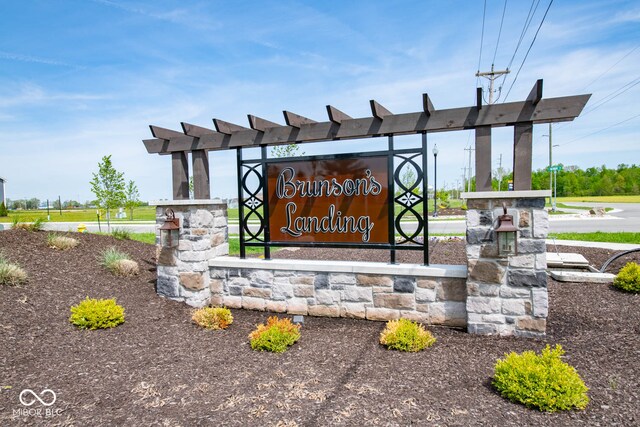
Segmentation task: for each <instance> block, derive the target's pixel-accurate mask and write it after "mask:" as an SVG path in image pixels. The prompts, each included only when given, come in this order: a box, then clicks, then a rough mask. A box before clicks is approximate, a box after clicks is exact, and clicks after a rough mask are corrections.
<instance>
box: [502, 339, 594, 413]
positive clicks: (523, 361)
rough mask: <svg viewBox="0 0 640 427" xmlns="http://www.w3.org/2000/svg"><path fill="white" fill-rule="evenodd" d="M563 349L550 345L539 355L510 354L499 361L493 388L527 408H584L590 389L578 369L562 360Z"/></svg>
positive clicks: (526, 352)
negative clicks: (552, 347)
mask: <svg viewBox="0 0 640 427" xmlns="http://www.w3.org/2000/svg"><path fill="white" fill-rule="evenodd" d="M563 354H564V350H562V346H560V345H556V346H555V348H554V349H553V350H552V349H551V347H550V346H549V345H548V344H547V346H546V348H545V349H543V350H542V352H541V354H540V355H537V354H536V353H535V352H533V351H525V352H523V353H522V354H516V353H513V352H512V353H509V354H507V355H505V358H504V359H498V361H497V363H496V366H495V373H494V376H493V386H494V387H495V388H496V390H498V392H500V394H501V395H502V397H505V398H507V399H509V400H510V401H512V402H514V403H521V404H523V405H525V406H526V407H528V408H533V409H538V410H540V411H548V412H555V411H561V410H568V409H584V408H585V407H586V406H587V403H589V397H588V396H587V391H588V390H589V389H588V388H587V386H586V385H585V384H584V381H582V378H580V375H578V372H577V371H576V370H575V368H574V367H573V366H571V365H569V364H567V363H565V362H563V361H562V360H561V356H562V355H563Z"/></svg>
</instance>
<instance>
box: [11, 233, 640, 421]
mask: <svg viewBox="0 0 640 427" xmlns="http://www.w3.org/2000/svg"><path fill="white" fill-rule="evenodd" d="M74 237H77V238H79V239H80V240H81V243H80V246H78V247H77V248H75V249H71V250H69V251H65V252H61V251H55V250H52V249H49V248H47V247H46V243H45V242H46V233H29V232H26V231H3V232H0V250H2V251H3V252H4V253H5V254H6V255H7V256H8V257H9V258H10V259H11V260H12V261H14V262H17V263H19V264H20V265H22V266H23V267H24V268H25V270H26V271H27V272H28V274H29V277H30V280H29V283H28V284H26V285H23V286H20V287H4V286H3V287H0V425H23V424H27V425H165V426H177V425H181V426H191V425H237V426H246V425H281V426H294V425H306V426H316V425H358V426H360V425H412V424H413V425H500V426H502V425H518V426H520V425H553V426H559V425H562V426H564V425H638V424H640V400H639V398H640V387H639V386H638V384H640V363H638V360H640V310H639V309H638V307H639V303H640V295H629V294H624V293H621V292H618V291H616V290H614V289H612V288H611V287H610V286H607V285H593V284H590V285H587V284H579V283H576V284H569V283H562V284H561V283H557V282H554V281H553V280H549V291H550V314H549V319H548V320H549V324H548V330H547V331H548V335H547V337H546V338H545V339H543V340H532V339H520V338H500V337H480V336H472V335H468V334H466V333H465V332H463V331H460V330H455V329H448V328H440V327H431V328H430V329H431V330H432V332H433V333H434V334H435V336H436V337H437V339H438V341H437V342H436V344H435V345H434V346H433V347H432V348H430V349H428V350H427V351H424V352H421V353H417V354H406V353H400V352H395V351H388V350H385V349H384V348H383V347H382V346H380V345H379V344H378V343H377V339H378V336H379V333H380V331H381V330H382V328H383V323H379V322H370V321H359V320H350V319H328V318H314V317H308V316H307V317H305V324H304V326H303V329H302V338H301V339H300V341H299V342H298V343H297V344H295V345H294V346H293V347H292V348H291V349H290V350H289V351H288V352H286V353H284V354H281V355H276V354H270V353H259V352H254V351H252V350H251V348H250V346H249V344H248V340H247V335H248V334H249V332H250V331H251V330H252V329H253V328H254V326H255V324H257V323H260V322H263V321H264V320H266V318H267V317H268V316H269V315H270V313H265V312H250V311H242V310H234V311H233V315H234V318H235V321H234V324H233V325H232V326H231V327H230V328H229V329H228V330H226V331H222V332H214V331H205V330H202V329H199V328H198V327H196V326H195V325H193V324H192V323H191V321H190V313H191V309H190V308H189V307H187V306H186V305H184V304H181V303H176V302H172V301H168V300H165V299H163V298H160V297H158V296H156V294H155V291H154V282H155V262H154V257H155V248H154V247H153V246H151V245H146V244H143V243H138V242H131V241H117V240H113V239H112V238H111V237H108V236H98V235H91V234H83V235H78V234H74ZM111 245H113V246H116V247H118V248H119V249H121V250H123V251H125V252H128V253H129V254H130V255H131V256H132V257H133V258H134V259H135V260H136V261H138V263H140V266H141V267H142V268H141V270H142V272H141V274H140V275H139V276H137V277H134V278H117V277H115V276H112V275H111V274H110V273H108V272H106V271H105V270H104V269H103V268H102V267H101V266H100V265H99V263H98V260H97V259H98V255H99V253H100V252H101V251H102V250H103V249H104V248H106V247H108V246H111ZM558 250H559V251H563V252H579V253H582V254H584V255H585V256H586V257H587V258H588V259H589V260H590V261H591V262H592V263H593V264H594V265H595V266H597V267H600V265H601V264H602V262H604V260H606V258H608V254H607V252H608V251H603V250H598V249H585V248H571V247H561V246H558ZM305 252H307V250H304V251H303V250H301V251H297V252H295V253H293V252H290V251H289V252H281V253H278V256H293V255H295V257H297V258H300V257H302V255H305ZM383 252H384V251H380V253H379V256H381V257H382V258H383V259H381V261H387V258H386V256H388V255H387V254H383ZM348 254H349V255H348V256H349V257H352V256H353V258H351V259H355V258H358V257H362V258H363V259H366V260H373V259H374V257H373V256H372V254H371V253H370V252H363V253H359V251H352V252H348ZM307 255H309V256H312V257H314V258H315V259H318V258H319V257H321V256H329V255H330V252H317V251H316V252H314V253H311V254H307ZM402 256H407V255H406V254H405V253H403V255H402ZM414 256H417V257H418V258H417V260H416V261H414V262H420V260H419V254H415V253H414ZM431 258H432V263H464V262H465V255H464V245H463V243H462V242H456V241H451V242H440V243H438V244H437V245H434V246H433V247H432V257H431ZM630 259H631V257H629V258H627V259H625V260H623V261H620V262H619V263H617V265H614V266H613V268H612V269H613V270H616V268H619V266H620V265H621V264H622V263H624V262H626V261H628V260H630ZM635 260H636V261H640V259H639V257H638V255H637V254H636V256H635ZM86 296H90V297H93V298H110V297H115V298H117V300H118V303H120V304H122V305H123V306H124V307H125V310H126V322H125V323H124V324H123V325H121V326H119V327H117V328H115V329H111V330H100V331H81V330H77V329H76V328H75V327H74V326H72V325H71V324H70V323H69V320H68V318H69V314H70V313H69V307H70V306H71V305H73V304H76V303H78V302H79V301H80V300H82V299H84V298H85V297H86ZM547 343H549V344H552V345H553V344H556V343H559V344H562V346H563V347H564V348H565V350H566V352H567V354H566V357H565V360H566V361H567V362H569V363H571V364H572V365H573V366H575V367H576V369H577V370H578V372H579V373H580V375H581V376H582V378H583V379H584V380H585V382H586V384H587V386H588V387H589V388H590V391H589V397H590V399H591V402H590V403H589V405H588V407H587V409H586V410H584V411H569V412H563V413H554V414H547V413H540V412H537V411H534V410H529V409H526V408H525V407H523V406H521V405H517V404H512V403H510V402H508V401H506V400H504V399H503V398H502V397H500V396H499V395H497V394H496V393H495V391H494V390H493V389H492V387H491V385H490V384H491V376H492V373H493V365H494V363H495V360H496V359H497V358H499V357H502V356H503V355H504V353H506V352H510V351H517V352H521V351H523V350H529V349H531V350H536V351H538V350H540V349H541V348H543V347H544V345H545V344H547ZM27 388H28V389H31V390H34V391H35V392H36V393H39V392H41V391H42V390H44V389H46V388H49V389H51V390H53V391H54V392H55V393H56V394H57V400H56V402H55V404H54V405H52V406H50V407H49V409H50V410H52V411H55V415H53V416H49V417H46V416H45V414H43V415H42V416H37V415H27V416H14V413H17V412H18V410H20V409H22V408H24V407H23V406H22V405H21V404H20V402H19V399H18V396H19V394H20V392H21V391H22V390H23V389H27ZM37 407H40V408H43V407H42V406H41V405H40V404H39V403H36V404H35V405H33V406H32V407H31V408H37Z"/></svg>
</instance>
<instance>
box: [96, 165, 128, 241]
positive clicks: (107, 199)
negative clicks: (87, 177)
mask: <svg viewBox="0 0 640 427" xmlns="http://www.w3.org/2000/svg"><path fill="white" fill-rule="evenodd" d="M91 191H92V192H93V194H95V195H96V201H97V203H98V207H99V208H101V209H105V210H106V211H107V232H108V233H110V232H111V224H110V217H111V209H116V208H118V207H120V206H122V205H123V204H124V201H125V199H126V195H125V184H124V173H122V172H118V171H117V170H115V169H114V167H113V165H112V164H111V156H110V155H109V156H104V157H103V158H102V161H101V162H99V163H98V173H97V174H96V173H94V174H93V179H92V180H91Z"/></svg>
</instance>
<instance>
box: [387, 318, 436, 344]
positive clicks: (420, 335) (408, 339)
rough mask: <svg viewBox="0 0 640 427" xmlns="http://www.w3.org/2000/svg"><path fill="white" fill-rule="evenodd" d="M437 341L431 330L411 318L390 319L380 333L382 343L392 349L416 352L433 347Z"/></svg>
mask: <svg viewBox="0 0 640 427" xmlns="http://www.w3.org/2000/svg"><path fill="white" fill-rule="evenodd" d="M435 342H436V339H435V338H434V336H433V335H431V332H429V331H427V330H426V329H425V328H424V326H422V325H419V324H418V323H416V322H412V321H411V320H409V319H400V320H390V321H389V322H387V326H386V327H385V328H384V330H383V331H382V333H381V334H380V344H383V345H386V346H387V348H389V349H391V350H400V351H411V352H415V351H420V350H424V349H425V348H427V347H431V346H432V345H433V343H435Z"/></svg>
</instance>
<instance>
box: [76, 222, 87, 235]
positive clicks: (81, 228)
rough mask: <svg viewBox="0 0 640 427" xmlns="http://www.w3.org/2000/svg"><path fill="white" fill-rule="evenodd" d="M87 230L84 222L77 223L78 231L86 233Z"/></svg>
mask: <svg viewBox="0 0 640 427" xmlns="http://www.w3.org/2000/svg"><path fill="white" fill-rule="evenodd" d="M86 232H87V226H86V225H84V224H78V233H86Z"/></svg>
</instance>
